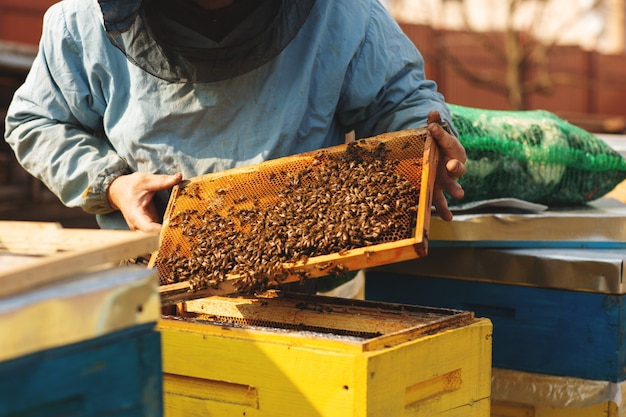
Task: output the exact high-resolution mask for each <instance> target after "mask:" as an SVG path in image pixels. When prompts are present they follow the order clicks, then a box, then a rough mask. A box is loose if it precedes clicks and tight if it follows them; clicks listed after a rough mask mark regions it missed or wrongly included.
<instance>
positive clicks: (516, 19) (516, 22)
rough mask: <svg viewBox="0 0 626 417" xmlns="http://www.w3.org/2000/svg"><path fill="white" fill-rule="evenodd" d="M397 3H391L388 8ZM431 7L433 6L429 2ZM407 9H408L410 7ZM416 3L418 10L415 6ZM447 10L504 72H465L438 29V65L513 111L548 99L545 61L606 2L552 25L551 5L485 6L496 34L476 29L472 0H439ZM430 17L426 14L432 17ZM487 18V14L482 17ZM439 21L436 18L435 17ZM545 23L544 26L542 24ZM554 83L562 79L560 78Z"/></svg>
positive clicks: (592, 2)
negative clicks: (493, 11) (493, 10)
mask: <svg viewBox="0 0 626 417" xmlns="http://www.w3.org/2000/svg"><path fill="white" fill-rule="evenodd" d="M398 1H399V0H395V1H391V2H390V8H393V5H394V3H398ZM424 2H425V3H429V4H430V6H429V7H431V8H432V6H433V0H431V1H428V0H413V3H415V7H424ZM434 2H435V3H437V1H436V0H435V1H434ZM413 3H412V4H413ZM420 3H422V5H421V6H420V5H419V4H420ZM443 3H446V4H445V5H446V7H447V8H448V9H449V8H450V6H451V5H454V6H456V8H457V10H458V15H459V17H460V20H461V22H462V26H463V27H462V30H463V31H464V32H465V33H467V36H470V37H471V38H472V39H473V40H474V41H475V42H476V43H477V44H478V45H480V46H481V47H482V48H484V50H485V51H487V52H488V53H489V54H490V55H491V56H492V57H493V58H495V59H496V60H497V62H499V63H500V65H501V66H502V68H504V75H503V76H502V74H501V73H500V74H498V75H497V76H494V74H493V73H490V72H480V71H476V70H475V69H473V68H471V66H470V65H468V64H467V63H466V62H464V61H463V59H462V58H459V57H458V56H457V54H455V53H454V51H453V47H454V45H450V44H449V42H447V39H446V38H447V37H446V36H445V32H444V30H442V29H443V28H441V27H440V25H434V24H431V25H430V27H431V29H432V30H433V31H435V32H436V33H435V34H434V35H435V36H433V39H434V46H435V51H436V54H437V56H438V59H440V60H443V61H444V62H446V63H447V64H448V65H450V66H451V68H453V69H454V71H455V72H456V73H457V74H458V75H459V76H461V77H463V78H464V79H466V80H468V81H469V82H470V83H473V84H477V85H480V86H481V87H483V88H486V89H489V90H492V91H495V92H497V93H498V94H501V95H504V96H506V97H507V99H508V102H509V105H510V107H511V108H512V109H514V110H522V109H525V108H527V101H528V97H529V96H530V95H531V94H535V93H539V94H549V93H550V91H551V89H552V87H553V84H554V81H555V77H559V75H556V74H553V73H551V72H550V68H549V63H550V61H549V56H550V52H551V51H552V50H553V48H554V46H555V45H556V44H558V43H559V42H560V41H561V40H562V36H563V34H564V33H566V29H568V28H570V27H572V26H573V25H575V24H576V23H577V22H578V21H580V19H582V18H583V17H584V16H585V15H587V14H589V13H592V12H594V11H596V10H598V9H599V8H601V7H603V6H604V4H605V3H606V0H589V2H588V4H587V5H585V6H584V7H579V8H576V9H575V10H574V12H571V10H567V11H568V12H570V13H565V11H564V13H562V14H561V15H560V16H558V17H559V18H560V19H554V13H555V9H554V4H553V0H491V2H483V3H482V4H483V6H484V5H485V4H486V3H491V4H492V5H494V7H495V6H496V5H497V7H500V8H501V9H499V10H503V13H502V14H501V15H500V16H499V20H501V21H500V22H498V23H499V26H500V29H499V30H496V31H494V30H485V29H484V28H481V29H479V28H477V27H476V23H474V22H473V21H472V16H473V15H474V16H475V15H476V14H477V10H476V8H475V5H476V2H474V1H472V0H439V4H440V5H441V4H443ZM440 12H441V10H440V11H439V12H435V11H431V12H430V13H435V14H434V15H437V13H440ZM484 13H487V12H484ZM440 16H441V15H440V14H439V17H440ZM548 23H549V24H548ZM560 77H563V75H561V76H560Z"/></svg>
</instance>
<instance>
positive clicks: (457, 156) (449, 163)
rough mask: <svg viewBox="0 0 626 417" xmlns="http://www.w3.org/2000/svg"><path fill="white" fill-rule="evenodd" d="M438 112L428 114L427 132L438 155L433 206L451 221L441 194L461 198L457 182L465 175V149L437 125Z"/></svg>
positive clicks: (446, 204) (438, 119)
mask: <svg viewBox="0 0 626 417" xmlns="http://www.w3.org/2000/svg"><path fill="white" fill-rule="evenodd" d="M440 121H441V117H440V116H439V112H437V111H431V112H430V113H428V130H429V131H430V134H431V135H432V137H433V138H434V139H435V140H436V141H437V144H438V145H439V150H440V155H439V164H438V166H437V177H436V178H435V188H434V190H433V192H434V194H433V204H434V206H435V209H436V210H437V214H439V216H440V217H441V218H442V219H443V220H446V221H450V220H452V212H451V211H450V209H449V208H448V201H447V200H446V197H445V196H444V194H443V192H444V191H446V192H447V193H448V194H450V196H451V197H452V198H454V199H457V200H458V199H460V198H463V195H465V191H463V188H462V187H461V185H460V184H459V183H458V182H457V179H459V178H461V177H462V176H463V175H464V174H465V162H466V161H467V158H466V155H465V148H464V147H463V145H461V142H460V141H459V139H458V138H457V137H455V136H454V135H451V134H450V133H448V132H446V130H445V129H444V128H442V127H441V126H440V125H439V122H440Z"/></svg>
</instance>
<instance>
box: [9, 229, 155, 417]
mask: <svg viewBox="0 0 626 417" xmlns="http://www.w3.org/2000/svg"><path fill="white" fill-rule="evenodd" d="M157 242H158V239H157V236H156V235H145V234H139V233H134V232H121V231H120V232H111V231H102V230H81V229H62V228H61V227H60V226H59V225H57V224H54V223H30V222H0V417H9V416H18V415H19V416H24V417H35V416H37V417H47V416H60V415H82V416H105V415H143V416H149V417H160V416H161V415H162V411H163V408H162V372H161V345H160V335H159V333H158V332H157V330H156V322H157V320H158V318H159V316H160V299H159V295H158V279H157V276H156V273H155V272H154V271H150V270H147V269H145V268H141V267H138V266H132V267H119V264H120V262H121V261H122V260H123V259H125V258H127V257H133V256H139V255H143V254H146V253H150V252H151V251H153V250H154V249H155V248H156V245H157Z"/></svg>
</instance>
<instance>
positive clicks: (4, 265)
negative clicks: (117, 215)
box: [0, 221, 158, 298]
mask: <svg viewBox="0 0 626 417" xmlns="http://www.w3.org/2000/svg"><path fill="white" fill-rule="evenodd" d="M157 246H158V236H157V235H156V234H147V233H141V232H131V231H123V230H95V229H64V228H62V227H61V225H60V224H58V223H51V222H27V221H0V298H3V297H9V296H14V295H17V294H20V293H25V292H28V291H31V290H33V289H36V288H39V287H42V286H49V285H55V284H56V283H58V282H61V281H64V280H67V279H70V277H72V276H76V275H79V274H82V273H87V272H93V271H94V270H96V269H103V268H109V267H111V266H117V265H119V264H120V261H122V260H124V259H127V258H132V257H136V256H140V255H145V254H148V253H151V252H152V251H154V250H156V248H157Z"/></svg>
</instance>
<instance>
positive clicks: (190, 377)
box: [159, 294, 492, 417]
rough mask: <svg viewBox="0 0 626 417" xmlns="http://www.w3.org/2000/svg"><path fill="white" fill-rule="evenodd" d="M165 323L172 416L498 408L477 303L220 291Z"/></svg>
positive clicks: (449, 412) (486, 325) (451, 412)
mask: <svg viewBox="0 0 626 417" xmlns="http://www.w3.org/2000/svg"><path fill="white" fill-rule="evenodd" d="M159 327H160V330H161V334H162V347H163V371H164V407H165V415H166V416H168V417H175V416H188V415H193V414H194V413H197V412H198V410H202V412H203V413H205V414H206V415H220V416H225V415H245V416H271V417H281V416H289V417H291V416H293V415H298V416H316V417H335V416H337V417H339V416H341V417H347V416H362V417H365V416H368V417H377V416H381V417H382V416H385V417H386V416H428V417H432V416H434V415H437V416H442V417H445V416H464V417H471V416H476V417H478V416H488V415H489V395H490V376H491V331H492V327H491V323H490V321H489V320H485V319H476V318H475V317H474V316H473V314H472V313H470V312H464V311H458V310H446V309H431V308H425V307H417V306H408V305H398V304H389V303H377V302H368V301H359V300H348V299H338V298H330V297H321V296H309V295H296V294H279V295H278V296H275V297H273V296H263V297H217V296H214V297H210V298H206V299H200V300H194V301H188V302H186V303H184V304H183V308H182V311H179V313H178V314H177V315H173V316H164V317H163V319H162V320H161V321H160V322H159Z"/></svg>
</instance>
